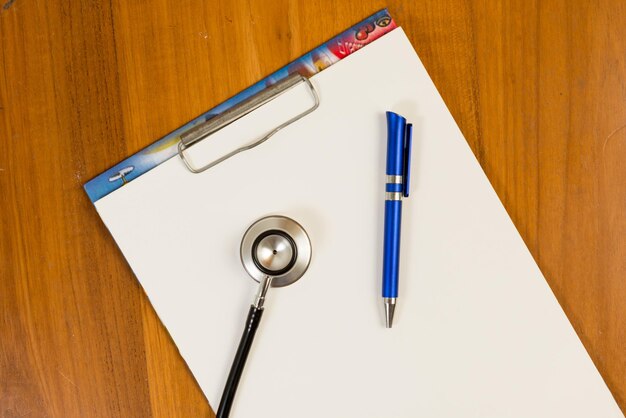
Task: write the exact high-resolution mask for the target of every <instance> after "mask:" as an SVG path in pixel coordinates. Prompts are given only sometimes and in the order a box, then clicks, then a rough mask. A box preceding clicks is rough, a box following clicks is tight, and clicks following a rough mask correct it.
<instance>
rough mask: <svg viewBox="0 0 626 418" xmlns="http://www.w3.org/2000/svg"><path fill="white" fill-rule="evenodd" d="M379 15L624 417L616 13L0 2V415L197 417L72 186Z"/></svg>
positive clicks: (177, 370)
mask: <svg viewBox="0 0 626 418" xmlns="http://www.w3.org/2000/svg"><path fill="white" fill-rule="evenodd" d="M383 7H388V8H389V10H390V12H391V13H392V16H394V18H395V19H396V20H397V21H398V23H399V24H401V25H402V26H403V27H404V28H405V30H406V32H407V33H408V36H409V37H410V39H411V41H412V43H413V45H414V46H415V49H416V50H417V52H418V54H419V55H420V57H421V59H422V60H423V62H424V64H425V66H426V68H427V69H428V71H429V73H430V75H431V77H432V78H433V80H434V82H435V84H436V86H437V87H438V89H439V91H440V92H441V94H442V95H443V97H444V99H445V101H446V103H447V104H448V107H449V108H450V111H451V112H452V114H453V115H454V117H455V119H456V121H457V122H458V124H459V125H460V127H461V129H462V131H463V133H464V134H465V136H466V138H467V140H468V142H469V144H470V146H471V147H472V149H473V150H474V153H475V154H476V156H477V158H478V159H479V161H480V163H481V165H482V166H483V168H484V170H485V171H486V173H487V175H488V177H489V179H490V180H491V182H492V184H493V186H494V187H495V189H496V191H497V193H498V195H499V196H500V198H501V199H502V201H503V202H504V205H505V206H506V208H507V210H508V212H509V214H510V215H511V217H512V219H513V221H514V223H515V225H516V226H517V228H518V230H519V231H520V233H521V234H522V236H523V238H524V240H525V241H526V243H527V245H528V246H529V248H530V250H531V252H532V254H533V256H534V257H535V260H537V262H538V263H539V266H540V267H541V270H542V271H543V273H544V274H545V276H546V278H547V280H548V282H549V284H550V286H551V287H552V289H553V291H554V293H555V294H556V296H557V298H558V300H559V302H560V303H561V305H562V306H563V308H564V310H565V312H566V313H567V315H568V317H569V319H570V321H571V322H572V324H573V326H574V328H575V329H576V331H577V333H578V335H579V336H580V338H581V340H582V341H583V343H584V345H585V347H586V348H587V350H588V352H589V353H590V355H591V357H592V358H593V361H594V362H595V364H596V366H597V367H598V369H599V370H600V372H601V374H602V376H603V377H604V379H605V381H606V382H607V384H608V386H609V388H610V389H611V391H612V393H613V395H614V396H615V398H616V399H617V401H618V403H619V404H620V406H621V408H622V410H625V409H626V378H625V376H626V215H625V214H626V164H625V161H626V55H625V54H624V51H626V25H624V22H626V3H624V2H623V1H617V0H616V1H608V0H597V1H595V0H594V1H583V0H580V1H575V0H546V1H539V0H520V1H491V2H490V1H463V0H458V1H454V0H424V1H411V2H409V1H393V0H392V1H390V2H389V3H383V2H382V1H369V0H359V1H357V0H341V1H340V0H337V1H322V0H300V1H285V0H273V1H271V2H270V1H250V0H219V1H215V0H214V1H212V2H193V1H171V0H150V1H148V0H141V1H129V2H124V1H119V0H111V1H106V0H102V1H97V0H89V1H88V0H72V1H58V0H49V1H33V0H2V3H0V43H1V45H2V49H1V54H0V72H1V73H0V417H2V418H5V417H6V418H9V417H11V418H13V417H23V416H27V417H29V418H35V417H64V418H66V417H168V418H170V417H211V416H213V413H212V412H211V409H210V407H209V405H208V403H207V402H206V399H205V398H204V396H203V395H202V394H201V392H200V390H199V389H198V387H197V385H196V383H195V382H194V380H193V377H192V376H191V374H190V373H189V371H188V370H187V368H186V366H185V364H184V363H183V361H182V360H181V358H180V357H179V355H178V352H177V350H176V348H175V346H174V345H173V343H172V342H171V340H170V339H169V336H168V334H167V332H166V331H165V330H164V329H163V327H162V326H161V325H160V323H159V321H158V319H157V318H156V316H155V314H154V312H153V310H152V308H151V307H150V305H149V303H148V302H147V299H146V297H145V296H144V294H143V292H142V290H141V288H140V287H139V285H138V283H137V281H136V279H135V278H134V276H133V274H132V272H131V270H130V268H129V267H128V265H127V264H126V262H125V261H124V258H123V256H122V254H121V253H120V251H119V250H118V249H117V247H116V245H115V243H114V241H113V239H112V238H111V236H110V235H109V234H108V232H107V231H106V229H105V227H104V225H103V224H102V222H101V221H100V219H99V217H98V215H97V214H96V211H95V210H94V208H93V207H92V205H91V203H90V202H89V200H88V198H87V196H86V195H85V193H84V192H83V190H82V184H83V183H84V182H86V181H87V180H89V179H90V178H92V177H93V176H95V175H96V174H99V173H100V172H102V171H103V170H104V169H106V168H108V167H110V166H111V165H112V164H114V163H116V162H118V161H120V160H121V159H123V158H124V157H126V156H128V155H130V154H132V153H134V152H136V151H138V150H139V149H141V148H143V147H144V146H146V145H148V144H150V143H151V142H153V141H154V140H155V139H157V138H159V137H161V136H162V135H164V134H166V133H168V132H169V131H171V130H173V129H174V128H176V127H178V126H180V125H181V124H183V123H184V122H186V121H188V120H190V119H191V118H193V117H195V116H196V115H198V114H200V113H202V112H204V111H206V110H207V109H209V108H211V107H212V106H213V105H215V104H218V103H220V102H221V101H223V100H224V99H226V98H228V97H229V96H231V95H232V94H234V93H236V92H238V91H239V90H241V89H242V88H244V87H246V86H248V85H249V84H251V83H252V82H254V81H257V80H259V79H260V78H262V77H263V76H264V75H266V74H268V73H269V72H271V71H273V70H275V69H278V68H279V67H281V66H282V65H284V64H286V63H287V62H289V61H290V60H292V59H294V58H296V57H298V56H300V55H301V54H302V53H304V52H306V51H308V50H309V49H311V48H313V47H315V46H317V45H318V44H320V43H322V42H324V41H325V40H327V39H328V38H330V37H332V36H333V35H335V34H337V33H338V32H340V31H342V30H343V29H345V28H347V27H349V26H350V25H352V24H354V23H356V22H358V21H359V20H361V19H362V18H364V17H366V16H368V15H369V14H371V13H373V12H375V11H377V10H378V9H381V8H383Z"/></svg>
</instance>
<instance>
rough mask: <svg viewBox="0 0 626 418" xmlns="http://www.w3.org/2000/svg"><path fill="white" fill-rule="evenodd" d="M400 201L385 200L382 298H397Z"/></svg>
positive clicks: (400, 219) (400, 218) (400, 220)
mask: <svg viewBox="0 0 626 418" xmlns="http://www.w3.org/2000/svg"><path fill="white" fill-rule="evenodd" d="M401 222H402V200H385V237H384V244H383V245H384V249H383V297H384V298H397V297H398V276H399V273H400V230H401V227H400V225H401Z"/></svg>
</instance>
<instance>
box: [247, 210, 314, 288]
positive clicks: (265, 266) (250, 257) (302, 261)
mask: <svg viewBox="0 0 626 418" xmlns="http://www.w3.org/2000/svg"><path fill="white" fill-rule="evenodd" d="M240 255H241V262H242V263H243V267H244V268H245V269H246V271H247V272H248V274H249V275H250V276H251V277H252V278H253V279H254V280H256V281H257V282H259V283H261V282H262V281H263V280H264V279H265V278H268V277H269V278H270V279H271V285H272V287H283V286H288V285H290V284H292V283H294V282H296V281H297V280H298V279H300V277H302V275H303V274H304V273H305V272H306V270H307V268H308V267H309V263H310V262H311V241H310V240H309V236H308V235H307V233H306V231H305V230H304V228H303V227H302V226H301V225H300V224H299V223H297V222H296V221H294V220H293V219H291V218H287V217H286V216H267V217H265V218H262V219H259V220H258V221H256V222H255V223H253V224H252V225H251V226H250V227H249V228H248V230H247V231H246V232H245V234H244V235H243V239H242V241H241V249H240Z"/></svg>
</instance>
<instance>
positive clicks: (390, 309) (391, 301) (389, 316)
mask: <svg viewBox="0 0 626 418" xmlns="http://www.w3.org/2000/svg"><path fill="white" fill-rule="evenodd" d="M395 310H396V299H395V298H386V299H385V328H391V327H392V326H393V314H394V312H395Z"/></svg>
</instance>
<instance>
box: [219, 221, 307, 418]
mask: <svg viewBox="0 0 626 418" xmlns="http://www.w3.org/2000/svg"><path fill="white" fill-rule="evenodd" d="M240 255H241V263H242V264H243V267H244V268H245V269H246V271H247V272H248V274H249V275H250V276H251V277H252V278H253V279H254V280H255V281H257V282H258V283H259V289H258V291H257V294H256V296H255V298H254V301H253V302H252V305H251V306H250V310H249V311H248V318H247V319H246V325H245V327H244V330H243V335H242V336H241V341H240V342H239V347H238V348H237V353H236V354H235V359H234V360H233V365H232V367H231V369H230V373H229V374H228V379H227V380H226V385H225V387H224V393H223V394H222V399H221V400H220V405H219V408H218V410H217V418H226V417H228V415H229V414H230V410H231V407H232V404H233V400H234V398H235V392H236V391H237V386H238V385H239V380H240V379H241V374H242V372H243V368H244V365H245V363H246V359H247V358H248V353H249V352H250V347H251V346H252V341H253V340H254V335H255V334H256V330H257V328H258V327H259V322H260V321H261V316H262V314H263V309H264V304H265V298H266V296H267V291H268V290H269V288H270V287H284V286H289V285H290V284H292V283H294V282H296V281H297V280H298V279H300V277H302V275H303V274H304V272H305V271H306V270H307V268H308V267H309V263H310V261H311V241H310V240H309V236H308V235H307V233H306V231H305V230H304V228H303V227H302V226H301V225H300V224H299V223H297V222H296V221H294V220H293V219H291V218H287V217H285V216H268V217H265V218H262V219H259V220H258V221H256V222H255V223H253V224H252V225H251V226H250V227H249V228H248V230H247V231H246V232H245V233H244V235H243V238H242V240H241V248H240Z"/></svg>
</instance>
